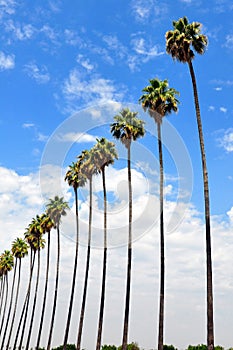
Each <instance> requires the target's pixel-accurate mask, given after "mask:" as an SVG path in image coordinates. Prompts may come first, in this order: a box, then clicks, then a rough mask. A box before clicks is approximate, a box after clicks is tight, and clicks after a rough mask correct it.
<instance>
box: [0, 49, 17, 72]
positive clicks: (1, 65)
mask: <svg viewBox="0 0 233 350" xmlns="http://www.w3.org/2000/svg"><path fill="white" fill-rule="evenodd" d="M14 67H15V56H14V55H6V54H5V53H4V52H2V51H0V71H3V70H7V69H13V68H14Z"/></svg>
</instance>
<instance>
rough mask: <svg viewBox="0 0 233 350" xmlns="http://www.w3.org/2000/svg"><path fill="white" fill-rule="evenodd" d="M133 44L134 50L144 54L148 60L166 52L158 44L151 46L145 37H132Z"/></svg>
mask: <svg viewBox="0 0 233 350" xmlns="http://www.w3.org/2000/svg"><path fill="white" fill-rule="evenodd" d="M131 44H132V46H133V50H134V51H135V52H136V53H137V54H139V55H143V56H144V57H145V60H146V61H147V60H149V59H151V58H154V57H156V56H161V55H163V54H164V52H163V51H159V49H158V47H157V46H156V45H153V46H150V43H149V44H148V42H147V41H146V40H145V39H144V38H134V39H132V41H131Z"/></svg>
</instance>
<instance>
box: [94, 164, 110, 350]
mask: <svg viewBox="0 0 233 350" xmlns="http://www.w3.org/2000/svg"><path fill="white" fill-rule="evenodd" d="M102 181H103V193H104V256H103V275H102V291H101V301H100V313H99V326H98V334H97V343H96V350H100V347H101V338H102V329H103V316H104V301H105V286H106V270H107V192H106V183H105V168H104V167H103V169H102Z"/></svg>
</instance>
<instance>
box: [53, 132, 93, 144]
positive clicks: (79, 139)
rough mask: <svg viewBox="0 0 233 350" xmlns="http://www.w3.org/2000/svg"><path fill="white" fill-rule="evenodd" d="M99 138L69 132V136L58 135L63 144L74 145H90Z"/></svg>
mask: <svg viewBox="0 0 233 350" xmlns="http://www.w3.org/2000/svg"><path fill="white" fill-rule="evenodd" d="M96 138H97V136H93V135H90V134H87V133H80V132H69V133H67V134H59V135H57V139H58V140H59V141H61V142H73V143H89V142H95V141H96Z"/></svg>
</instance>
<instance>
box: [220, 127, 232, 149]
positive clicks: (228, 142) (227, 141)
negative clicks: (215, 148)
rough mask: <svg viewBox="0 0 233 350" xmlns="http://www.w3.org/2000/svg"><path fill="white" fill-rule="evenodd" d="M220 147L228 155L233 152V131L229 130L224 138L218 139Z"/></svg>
mask: <svg viewBox="0 0 233 350" xmlns="http://www.w3.org/2000/svg"><path fill="white" fill-rule="evenodd" d="M218 141H219V143H220V146H221V147H222V148H224V149H225V151H227V152H228V153H230V152H233V129H232V128H230V129H227V130H226V131H225V132H224V134H223V136H222V137H221V138H219V139H218Z"/></svg>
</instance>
